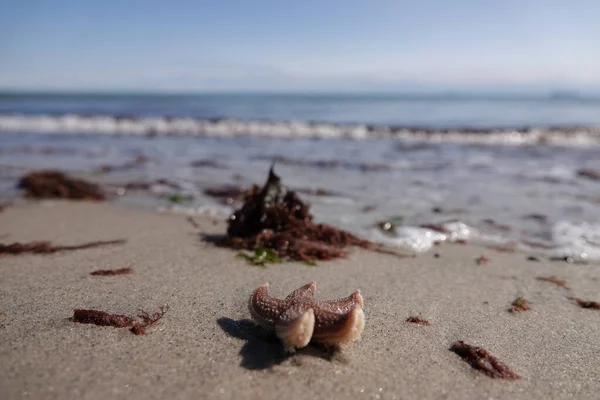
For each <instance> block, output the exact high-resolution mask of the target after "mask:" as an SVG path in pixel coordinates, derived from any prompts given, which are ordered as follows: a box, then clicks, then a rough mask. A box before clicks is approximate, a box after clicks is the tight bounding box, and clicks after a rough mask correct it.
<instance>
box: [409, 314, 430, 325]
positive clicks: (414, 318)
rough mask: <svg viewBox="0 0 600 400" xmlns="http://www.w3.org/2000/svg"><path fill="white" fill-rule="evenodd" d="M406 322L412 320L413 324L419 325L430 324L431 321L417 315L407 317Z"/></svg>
mask: <svg viewBox="0 0 600 400" xmlns="http://www.w3.org/2000/svg"><path fill="white" fill-rule="evenodd" d="M406 322H410V323H411V324H417V325H430V324H429V321H427V320H426V319H423V318H421V317H419V316H416V315H413V316H410V317H408V318H406Z"/></svg>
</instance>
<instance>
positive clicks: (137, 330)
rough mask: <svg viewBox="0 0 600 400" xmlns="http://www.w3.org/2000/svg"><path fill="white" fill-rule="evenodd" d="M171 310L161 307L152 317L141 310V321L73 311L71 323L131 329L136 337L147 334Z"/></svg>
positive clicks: (92, 312)
mask: <svg viewBox="0 0 600 400" xmlns="http://www.w3.org/2000/svg"><path fill="white" fill-rule="evenodd" d="M168 310H169V307H168V306H165V307H161V308H160V310H159V311H157V312H155V313H154V314H152V315H150V314H148V313H147V312H146V311H143V310H140V312H139V314H138V315H137V316H138V318H139V319H140V320H141V321H139V320H137V319H135V318H133V317H130V316H127V315H120V314H109V313H107V312H105V311H99V310H81V309H78V310H73V317H71V321H73V322H78V323H80V324H94V325H98V326H112V327H115V328H130V331H131V332H132V333H133V334H135V335H144V334H146V329H148V328H150V327H152V326H154V325H156V324H157V323H158V322H159V321H160V319H161V318H162V317H163V315H165V313H166V312H167V311H168Z"/></svg>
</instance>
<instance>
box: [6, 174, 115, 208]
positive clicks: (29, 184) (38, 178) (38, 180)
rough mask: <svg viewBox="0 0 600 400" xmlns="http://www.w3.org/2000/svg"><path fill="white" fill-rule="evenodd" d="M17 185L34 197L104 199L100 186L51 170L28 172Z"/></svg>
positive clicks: (28, 195) (27, 194)
mask: <svg viewBox="0 0 600 400" xmlns="http://www.w3.org/2000/svg"><path fill="white" fill-rule="evenodd" d="M17 187H18V188H19V189H23V190H24V191H25V194H26V196H27V197H31V198H35V199H71V200H94V201H97V200H105V199H106V196H105V194H104V192H103V191H102V189H101V187H100V186H98V185H96V184H94V183H90V182H87V181H84V180H82V179H77V178H73V177H71V176H69V175H67V174H65V173H63V172H59V171H53V170H44V171H33V172H30V173H29V174H27V175H25V176H24V177H23V178H21V180H20V181H19V183H18V185H17Z"/></svg>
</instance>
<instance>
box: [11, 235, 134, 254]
mask: <svg viewBox="0 0 600 400" xmlns="http://www.w3.org/2000/svg"><path fill="white" fill-rule="evenodd" d="M124 243H125V240H123V239H117V240H103V241H97V242H89V243H83V244H78V245H74V246H55V245H53V244H52V243H50V242H28V243H19V242H15V243H11V244H2V243H0V256H1V255H5V254H8V255H20V254H25V253H31V254H52V253H56V252H59V251H72V250H82V249H91V248H94V247H101V246H108V245H113V244H124Z"/></svg>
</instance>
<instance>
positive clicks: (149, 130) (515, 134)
mask: <svg viewBox="0 0 600 400" xmlns="http://www.w3.org/2000/svg"><path fill="white" fill-rule="evenodd" d="M1 131H5V132H33V133H59V134H76V135H81V134H105V135H186V136H268V137H284V138H287V137H309V138H350V139H366V138H374V137H390V138H399V139H407V140H413V141H425V142H433V143H438V142H439V143H441V142H455V143H464V144H487V145H508V146H523V145H533V144H548V145H555V146H576V147H584V146H600V127H590V128H569V129H542V128H539V129H531V130H529V131H527V132H521V131H515V130H510V129H504V130H503V129H499V130H482V131H471V130H469V131H464V130H460V129H456V130H450V131H443V132H442V131H435V130H420V129H396V128H393V127H389V126H381V127H379V126H371V127H369V126H366V125H364V124H329V123H311V122H302V121H251V120H237V119H222V120H205V119H194V118H189V117H180V118H163V117H140V118H134V117H131V118H120V117H116V116H105V115H96V116H94V115H92V116H88V115H75V114H66V115H59V116H48V115H19V114H11V115H0V132H1Z"/></svg>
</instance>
